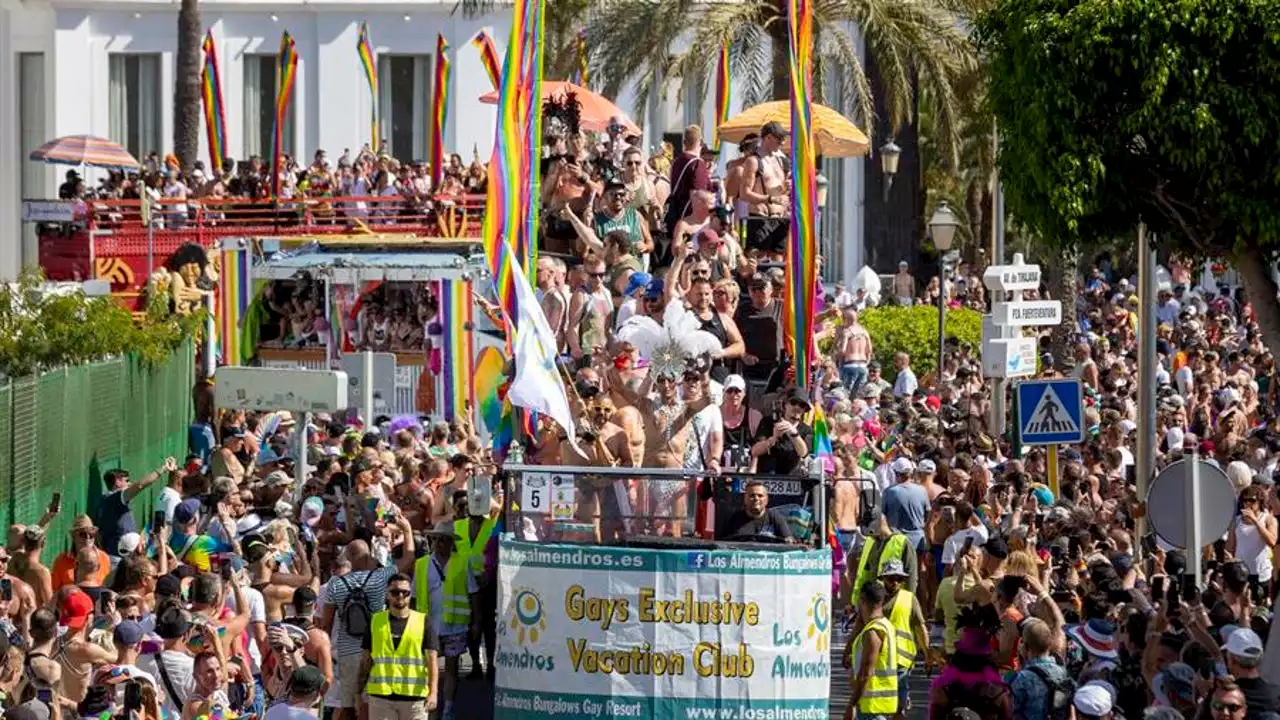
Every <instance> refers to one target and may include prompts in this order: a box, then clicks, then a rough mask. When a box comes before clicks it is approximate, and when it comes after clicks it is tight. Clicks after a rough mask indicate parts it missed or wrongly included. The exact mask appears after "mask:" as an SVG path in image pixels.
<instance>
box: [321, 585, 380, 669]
mask: <svg viewBox="0 0 1280 720" xmlns="http://www.w3.org/2000/svg"><path fill="white" fill-rule="evenodd" d="M396 572H398V571H397V570H396V568H395V566H388V567H384V568H378V569H377V570H356V571H354V572H349V573H347V574H346V575H343V576H342V577H335V578H333V579H332V580H330V581H329V584H328V589H329V593H328V597H327V598H325V604H326V605H331V606H333V613H334V623H333V633H332V634H331V635H330V637H331V638H333V656H334V657H336V658H344V657H350V656H352V655H359V654H360V652H361V650H360V644H361V642H362V641H363V637H362V636H360V635H352V634H351V633H349V632H347V623H346V619H345V617H344V615H345V613H344V612H343V610H344V609H345V608H344V606H345V605H346V603H347V596H348V595H350V594H351V592H352V591H353V590H357V589H359V588H360V587H361V586H363V587H364V596H365V598H367V599H368V601H369V617H370V618H372V617H373V613H377V612H382V611H383V610H386V609H387V581H388V580H390V579H391V577H392V576H394V575H395V574H396ZM366 580H367V581H368V582H366Z"/></svg>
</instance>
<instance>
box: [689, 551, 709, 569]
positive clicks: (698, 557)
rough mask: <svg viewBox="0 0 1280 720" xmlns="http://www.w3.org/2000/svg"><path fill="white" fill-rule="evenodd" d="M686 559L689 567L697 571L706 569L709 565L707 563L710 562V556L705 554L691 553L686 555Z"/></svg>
mask: <svg viewBox="0 0 1280 720" xmlns="http://www.w3.org/2000/svg"><path fill="white" fill-rule="evenodd" d="M685 558H686V560H687V562H688V563H689V567H691V568H693V569H695V570H699V569H701V568H705V567H707V566H708V565H709V563H708V562H707V561H708V560H709V555H708V554H707V553H704V552H691V553H689V554H688V555H686V556H685Z"/></svg>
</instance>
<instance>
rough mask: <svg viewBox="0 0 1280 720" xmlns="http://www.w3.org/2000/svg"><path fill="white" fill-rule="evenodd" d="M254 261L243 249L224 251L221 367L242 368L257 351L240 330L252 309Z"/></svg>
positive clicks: (220, 298) (220, 294)
mask: <svg viewBox="0 0 1280 720" xmlns="http://www.w3.org/2000/svg"><path fill="white" fill-rule="evenodd" d="M252 264H253V259H252V257H251V256H250V255H249V252H248V251H247V250H244V249H239V250H223V251H222V272H221V276H220V279H219V282H218V336H219V337H220V338H221V339H222V364H223V365H243V364H244V363H245V362H246V361H247V360H248V359H249V357H251V356H252V355H253V350H254V348H252V347H245V346H244V345H243V339H244V338H243V335H242V334H241V332H240V328H241V326H242V324H243V323H244V317H245V314H246V313H247V312H248V310H249V294H250V291H251V290H252V286H253V281H252V280H251V279H250V278H249V269H250V266H251V265H252Z"/></svg>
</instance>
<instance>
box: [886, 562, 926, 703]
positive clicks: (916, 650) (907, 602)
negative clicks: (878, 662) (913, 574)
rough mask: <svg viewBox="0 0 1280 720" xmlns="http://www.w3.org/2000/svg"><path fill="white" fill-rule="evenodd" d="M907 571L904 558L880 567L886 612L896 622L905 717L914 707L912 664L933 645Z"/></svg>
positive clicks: (891, 620)
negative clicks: (910, 683) (909, 681)
mask: <svg viewBox="0 0 1280 720" xmlns="http://www.w3.org/2000/svg"><path fill="white" fill-rule="evenodd" d="M906 581H907V571H906V570H905V569H904V568H903V567H902V561H901V560H890V561H889V562H887V563H885V564H884V566H883V567H881V569H880V582H882V583H884V589H885V593H886V601H885V602H886V607H885V608H884V614H885V616H886V617H888V618H889V624H890V625H893V633H894V640H895V642H896V644H897V650H898V658H897V665H898V713H897V717H899V718H901V717H902V716H904V715H906V713H907V711H908V710H910V709H911V702H910V695H909V694H908V689H907V678H908V676H910V675H911V667H912V666H913V665H915V663H916V660H918V659H920V656H921V653H923V652H925V651H926V650H928V648H929V632H928V630H927V629H926V628H927V626H926V625H925V622H924V610H922V609H921V608H920V601H919V600H917V599H916V596H915V593H912V592H911V591H910V590H908V589H907V588H906V587H905V583H906Z"/></svg>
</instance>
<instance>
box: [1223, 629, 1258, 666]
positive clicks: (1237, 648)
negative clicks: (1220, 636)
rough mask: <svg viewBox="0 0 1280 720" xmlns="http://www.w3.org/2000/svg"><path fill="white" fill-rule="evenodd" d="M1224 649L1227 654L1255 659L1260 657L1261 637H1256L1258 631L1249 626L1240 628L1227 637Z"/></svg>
mask: <svg viewBox="0 0 1280 720" xmlns="http://www.w3.org/2000/svg"><path fill="white" fill-rule="evenodd" d="M1226 649H1227V654H1228V655H1234V656H1235V657H1238V658H1244V659H1246V660H1256V659H1258V658H1260V657H1262V652H1263V645H1262V638H1260V637H1258V633H1256V632H1254V631H1252V630H1250V629H1249V628H1240V629H1238V630H1236V631H1235V632H1233V633H1231V636H1230V637H1228V638H1227V646H1226Z"/></svg>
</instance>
